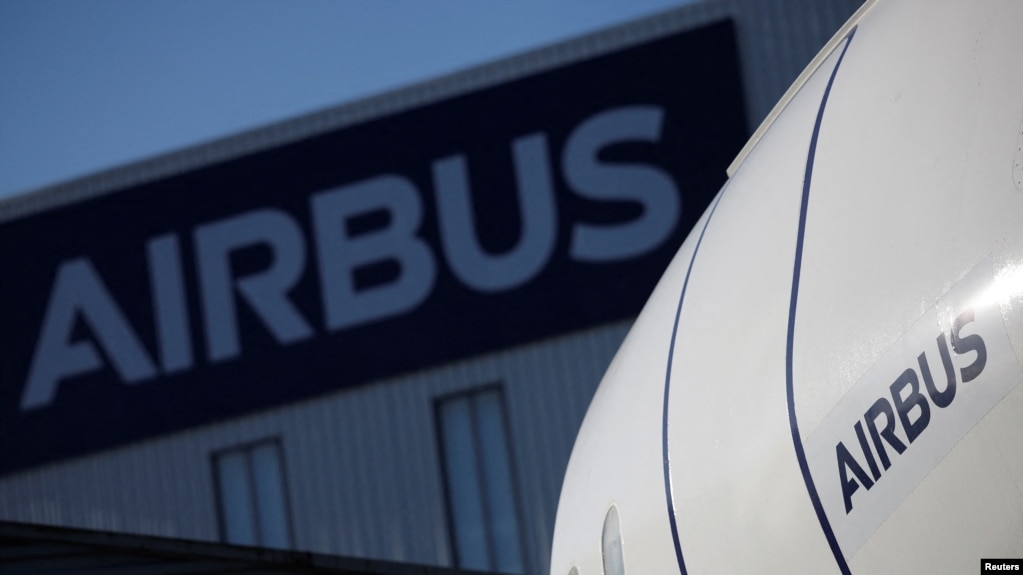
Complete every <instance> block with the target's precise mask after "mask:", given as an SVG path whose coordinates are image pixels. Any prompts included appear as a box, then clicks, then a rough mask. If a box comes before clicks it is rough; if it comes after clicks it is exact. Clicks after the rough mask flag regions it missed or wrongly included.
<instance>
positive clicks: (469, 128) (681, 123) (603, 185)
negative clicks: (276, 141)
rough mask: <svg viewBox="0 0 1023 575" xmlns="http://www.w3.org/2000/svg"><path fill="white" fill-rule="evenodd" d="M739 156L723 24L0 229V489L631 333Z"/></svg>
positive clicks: (740, 135)
mask: <svg viewBox="0 0 1023 575" xmlns="http://www.w3.org/2000/svg"><path fill="white" fill-rule="evenodd" d="M745 135H746V124H745V116H744V112H743V99H742V90H741V86H740V80H739V71H738V59H737V56H736V47H735V38H734V33H733V29H732V26H731V24H730V23H728V22H722V23H718V24H714V25H710V26H707V27H703V28H700V29H698V30H694V31H690V32H686V33H682V34H677V35H674V36H671V37H667V38H663V39H659V40H656V41H652V42H649V43H646V44H642V45H639V46H635V47H632V48H629V49H626V50H623V51H619V52H616V53H613V54H608V55H604V56H600V57H597V58H593V59H590V60H587V61H583V62H579V63H575V64H572V65H569V66H566V67H562V68H558V69H554V70H550V71H546V72H543V73H539V74H535V75H531V76H527V77H523V78H520V79H518V80H516V81H513V82H509V83H506V84H503V85H500V86H496V87H492V88H488V89H484V90H480V91H477V92H473V93H470V94H466V95H462V96H459V97H455V98H451V99H448V100H445V101H442V102H439V103H434V104H430V105H427V106H423V107H420V108H416V109H413V110H410V111H406V112H403V113H400V114H395V115H392V116H388V117H384V118H379V119H375V120H372V121H367V122H365V123H362V124H359V125H355V126H351V127H347V128H345V129H342V130H338V131H334V132H330V133H325V134H321V135H317V136H315V137H311V138H308V139H306V140H303V141H299V142H296V143H291V144H287V145H284V146H281V147H278V148H272V149H266V150H264V151H261V152H258V153H254V154H251V155H249V156H246V157H243V158H240V159H236V160H231V161H226V162H223V163H217V164H214V165H209V166H206V167H203V168H199V169H195V170H193V171H190V172H188V173H184V174H181V175H176V176H173V177H168V178H165V179H162V180H159V181H154V182H151V183H147V184H144V185H138V186H135V187H132V188H130V189H124V190H119V191H115V192H113V193H110V194H106V195H103V196H100V197H96V198H93V199H89V200H85V201H81V202H78V203H73V204H70V205H66V206H63V207H60V208H57V209H53V210H50V211H46V212H42V213H37V214H35V215H31V216H28V217H24V218H21V219H17V220H14V221H12V222H9V223H6V224H3V225H2V226H0V270H2V272H0V349H2V350H3V351H2V356H0V472H10V471H13V470H17V469H22V468H26V467H29V466H33V465H37V464H41V463H44V462H47V461H53V460H56V459H61V458H66V457H70V456H75V455H80V454H85V453H88V452H92V451H96V450H100V449H104V448H108V447H112V446H116V445H121V444H125V443H128V442H131V441H137V440H140V439H144V438H147V437H152V436H155V435H159V434H163V433H167V432H170V431H173V430H177V429H182V428H185V427H190V426H195V425H199V424H203V423H208V422H211V421H216V420H219V419H224V418H227V417H232V416H238V415H241V414H244V413H248V412H252V411H254V410H259V409H264V408H268V407H271V406H276V405H280V404H283V403H287V402H292V401H296V400H299V399H304V398H309V397H312V396H315V395H318V394H324V393H328V392H331V391H334V390H338V389H342V388H346V387H351V386H355V385H360V384H364V383H367V382H370V381H373V380H375V379H378V378H381V377H384V376H389V375H394V374H398V373H402V372H407V371H409V370H415V369H421V368H424V367H427V366H431V365H436V364H440V363H443V362H448V361H451V360H454V359H458V358H464V357H468V356H472V355H475V354H479V353H483V352H487V351H493V350H497V349H501V348H506V347H508V346H511V345H516V344H522V343H525V342H529V341H534V340H537V339H539V338H543V337H549V336H552V335H555V334H559V333H564V332H567V331H571V330H578V329H582V328H586V327H588V326H593V325H598V324H601V323H606V322H611V321H615V320H620V319H624V318H628V317H631V316H633V315H635V314H636V313H637V312H638V311H639V309H640V307H641V306H642V304H643V302H644V301H645V300H646V298H647V296H648V295H649V292H650V290H651V289H652V288H653V285H654V283H655V282H656V281H657V279H658V277H659V276H660V274H661V272H662V271H663V269H664V268H665V266H666V265H667V263H668V261H669V260H670V258H671V257H672V256H673V254H674V253H675V251H676V250H677V249H678V246H679V245H680V244H681V242H682V240H683V239H684V238H685V236H686V234H687V232H688V231H689V229H690V228H691V227H692V225H693V224H694V223H695V221H696V219H697V218H698V217H699V216H700V214H701V212H702V211H703V209H704V208H705V207H706V205H707V204H708V203H709V201H710V199H711V198H712V197H713V195H714V194H715V193H716V192H717V190H718V189H719V187H720V186H721V184H722V183H723V181H724V178H725V168H726V166H727V165H728V163H729V161H730V160H731V159H732V157H733V156H734V155H735V153H736V152H737V151H738V150H739V148H740V147H741V145H742V143H743V141H744V139H745Z"/></svg>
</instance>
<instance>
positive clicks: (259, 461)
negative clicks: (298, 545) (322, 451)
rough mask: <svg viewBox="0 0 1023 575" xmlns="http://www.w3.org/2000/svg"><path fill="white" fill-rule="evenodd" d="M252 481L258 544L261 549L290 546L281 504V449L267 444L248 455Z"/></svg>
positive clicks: (282, 504) (283, 508)
mask: <svg viewBox="0 0 1023 575" xmlns="http://www.w3.org/2000/svg"><path fill="white" fill-rule="evenodd" d="M251 464H252V477H253V480H254V481H255V484H256V485H255V492H256V508H257V511H258V516H259V530H260V534H261V535H262V540H261V541H260V544H261V545H263V546H264V547H281V548H287V547H289V546H290V541H289V536H288V518H287V508H286V507H285V506H286V503H285V500H284V478H283V475H282V473H281V454H280V449H279V448H278V446H277V444H275V443H266V444H263V445H261V446H259V447H256V448H254V449H253V450H252V452H251Z"/></svg>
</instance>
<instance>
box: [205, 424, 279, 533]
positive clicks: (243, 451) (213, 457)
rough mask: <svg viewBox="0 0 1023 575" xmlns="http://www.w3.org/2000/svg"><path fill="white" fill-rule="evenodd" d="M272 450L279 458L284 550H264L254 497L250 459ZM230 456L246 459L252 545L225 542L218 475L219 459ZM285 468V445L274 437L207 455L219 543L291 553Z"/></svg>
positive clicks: (258, 509)
mask: <svg viewBox="0 0 1023 575" xmlns="http://www.w3.org/2000/svg"><path fill="white" fill-rule="evenodd" d="M267 445H270V446H273V447H274V448H275V450H276V453H277V455H278V460H277V463H278V464H279V471H280V481H281V499H282V502H281V503H282V506H283V512H284V522H285V529H284V533H285V537H286V541H285V546H284V547H267V545H266V542H265V534H264V533H263V526H262V521H261V512H260V504H259V498H258V495H257V494H256V482H255V472H254V470H253V464H252V456H253V453H254V452H255V450H256V449H259V448H261V447H264V446H267ZM229 454H240V455H242V456H243V457H244V458H245V470H246V481H247V482H248V484H249V491H250V493H249V505H250V508H249V509H250V511H251V512H252V514H253V517H252V519H253V521H254V523H253V526H252V527H253V531H254V532H255V539H256V540H255V542H253V543H251V544H248V543H234V542H231V541H229V540H228V533H227V514H226V508H225V501H224V493H223V489H222V484H221V471H220V458H221V457H223V456H225V455H229ZM287 469H288V464H287V457H286V456H285V454H284V442H283V441H282V439H281V436H279V435H275V436H270V437H263V438H259V439H253V440H250V441H245V442H243V443H236V444H234V445H230V446H228V447H222V448H220V449H216V450H214V451H211V452H210V470H211V472H212V474H213V499H214V505H215V506H216V510H215V512H216V517H217V535H218V537H219V540H220V541H221V542H223V543H227V544H229V545H251V546H254V547H261V548H270V549H294V548H295V530H294V521H292V509H291V488H290V486H289V484H288V473H287Z"/></svg>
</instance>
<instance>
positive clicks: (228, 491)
mask: <svg viewBox="0 0 1023 575" xmlns="http://www.w3.org/2000/svg"><path fill="white" fill-rule="evenodd" d="M245 459H246V458H245V454H244V453H242V452H236V453H225V454H223V455H221V456H219V457H217V478H218V480H219V485H218V488H219V489H220V504H221V506H222V509H221V513H222V517H223V522H224V536H225V537H226V539H227V542H228V543H237V544H240V545H255V544H256V542H257V541H256V531H255V521H254V520H253V519H254V516H253V511H254V510H253V509H252V486H251V485H249V472H248V465H247V462H246V460H245Z"/></svg>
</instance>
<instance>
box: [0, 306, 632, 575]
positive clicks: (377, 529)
mask: <svg viewBox="0 0 1023 575" xmlns="http://www.w3.org/2000/svg"><path fill="white" fill-rule="evenodd" d="M627 329H628V323H618V324H613V325H610V326H606V327H602V328H598V329H594V330H589V331H586V332H579V333H575V334H571V335H568V336H563V337H558V338H554V339H550V340H547V341H542V342H538V343H535V344H531V345H527V346H523V347H519V348H515V349H511V350H507V351H502V352H499V353H494V354H490V355H487V356H482V357H479V358H474V359H471V360H465V361H460V362H456V363H453V364H450V365H447V366H444V367H441V368H437V369H433V370H428V371H424V372H420V373H416V374H412V375H409V376H406V377H401V378H396V379H393V380H388V381H382V382H379V383H377V384H375V385H372V386H368V387H363V388H357V389H354V390H349V391H342V392H338V393H335V394H332V395H328V396H322V397H319V398H317V399H315V400H310V401H306V402H302V403H298V404H294V405H290V406H285V407H281V408H277V409H274V410H271V411H267V412H263V413H261V414H258V415H255V416H250V417H244V418H239V419H236V420H232V421H226V422H222V423H218V424H215V425H210V426H206V427H202V428H198V429H192V430H189V431H186V432H183V433H178V434H174V435H172V436H169V437H164V438H161V439H159V440H155V441H147V442H142V443H139V444H136V445H133V446H129V447H126V448H122V449H117V450H114V451H110V452H106V453H103V454H101V455H97V456H92V457H84V458H79V459H77V460H73V461H70V462H66V463H59V464H55V465H50V466H45V467H41V468H37V469H34V470H32V471H29V472H26V473H20V474H14V475H11V476H8V477H5V478H3V479H2V480H0V519H3V520H10V521H23V522H32V523H45V524H53V525H64V526H72V527H82V528H88V529H100V530H111V531H122V532H130V533H138V534H146V535H161V536H172V537H181V538H186V539H199V540H210V541H216V540H218V539H219V533H218V527H217V509H216V503H215V501H214V491H215V486H214V485H213V472H212V467H211V466H212V461H211V455H212V453H213V452H216V451H219V450H222V449H225V448H229V447H232V446H236V445H240V444H244V443H250V442H253V441H257V440H260V439H263V438H267V437H278V438H280V441H281V445H282V446H283V457H284V464H285V469H286V473H287V478H286V480H287V485H288V498H289V501H288V503H289V506H290V515H291V520H292V529H293V533H294V541H295V547H296V548H298V549H301V550H308V551H314V552H319V553H329V554H339V555H349V556H357V557H369V558H376V559H389V560H394V561H408V562H415V563H424V564H434V565H450V564H451V561H452V554H451V544H450V541H449V538H448V526H447V517H446V508H445V503H444V486H443V483H442V481H443V479H442V474H441V468H440V465H441V464H440V455H439V452H438V447H437V443H436V437H437V436H436V432H435V421H434V402H435V400H436V399H437V398H438V397H441V396H444V395H448V394H451V393H456V392H459V391H465V390H469V389H473V388H477V387H481V386H486V385H493V384H499V385H501V387H502V389H503V390H504V398H505V402H506V409H507V414H508V426H509V435H510V443H511V450H512V454H513V467H514V473H515V481H516V484H517V488H518V495H519V503H520V505H521V510H520V513H521V515H520V520H521V522H522V526H523V532H524V534H525V535H526V537H527V539H526V541H525V548H526V549H525V553H526V558H525V563H526V565H528V567H529V572H531V573H542V572H545V571H546V568H547V567H546V566H547V561H548V560H549V555H550V538H551V535H552V531H553V526H554V513H555V511H556V508H557V498H558V491H559V489H560V484H561V477H562V475H563V473H564V468H565V465H566V464H567V462H568V456H569V453H570V451H571V448H572V444H573V442H574V441H575V435H576V432H577V430H578V428H579V425H580V423H581V422H582V418H583V415H584V414H585V412H586V407H587V405H588V403H589V400H590V397H591V396H592V395H593V392H594V390H595V389H596V386H597V383H598V382H599V380H600V378H601V376H602V375H603V371H604V369H605V368H606V367H607V364H608V363H609V362H610V359H611V357H612V356H613V354H614V352H615V350H616V349H617V348H618V346H619V344H620V343H621V340H622V339H623V338H624V336H625V333H626V331H627Z"/></svg>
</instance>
